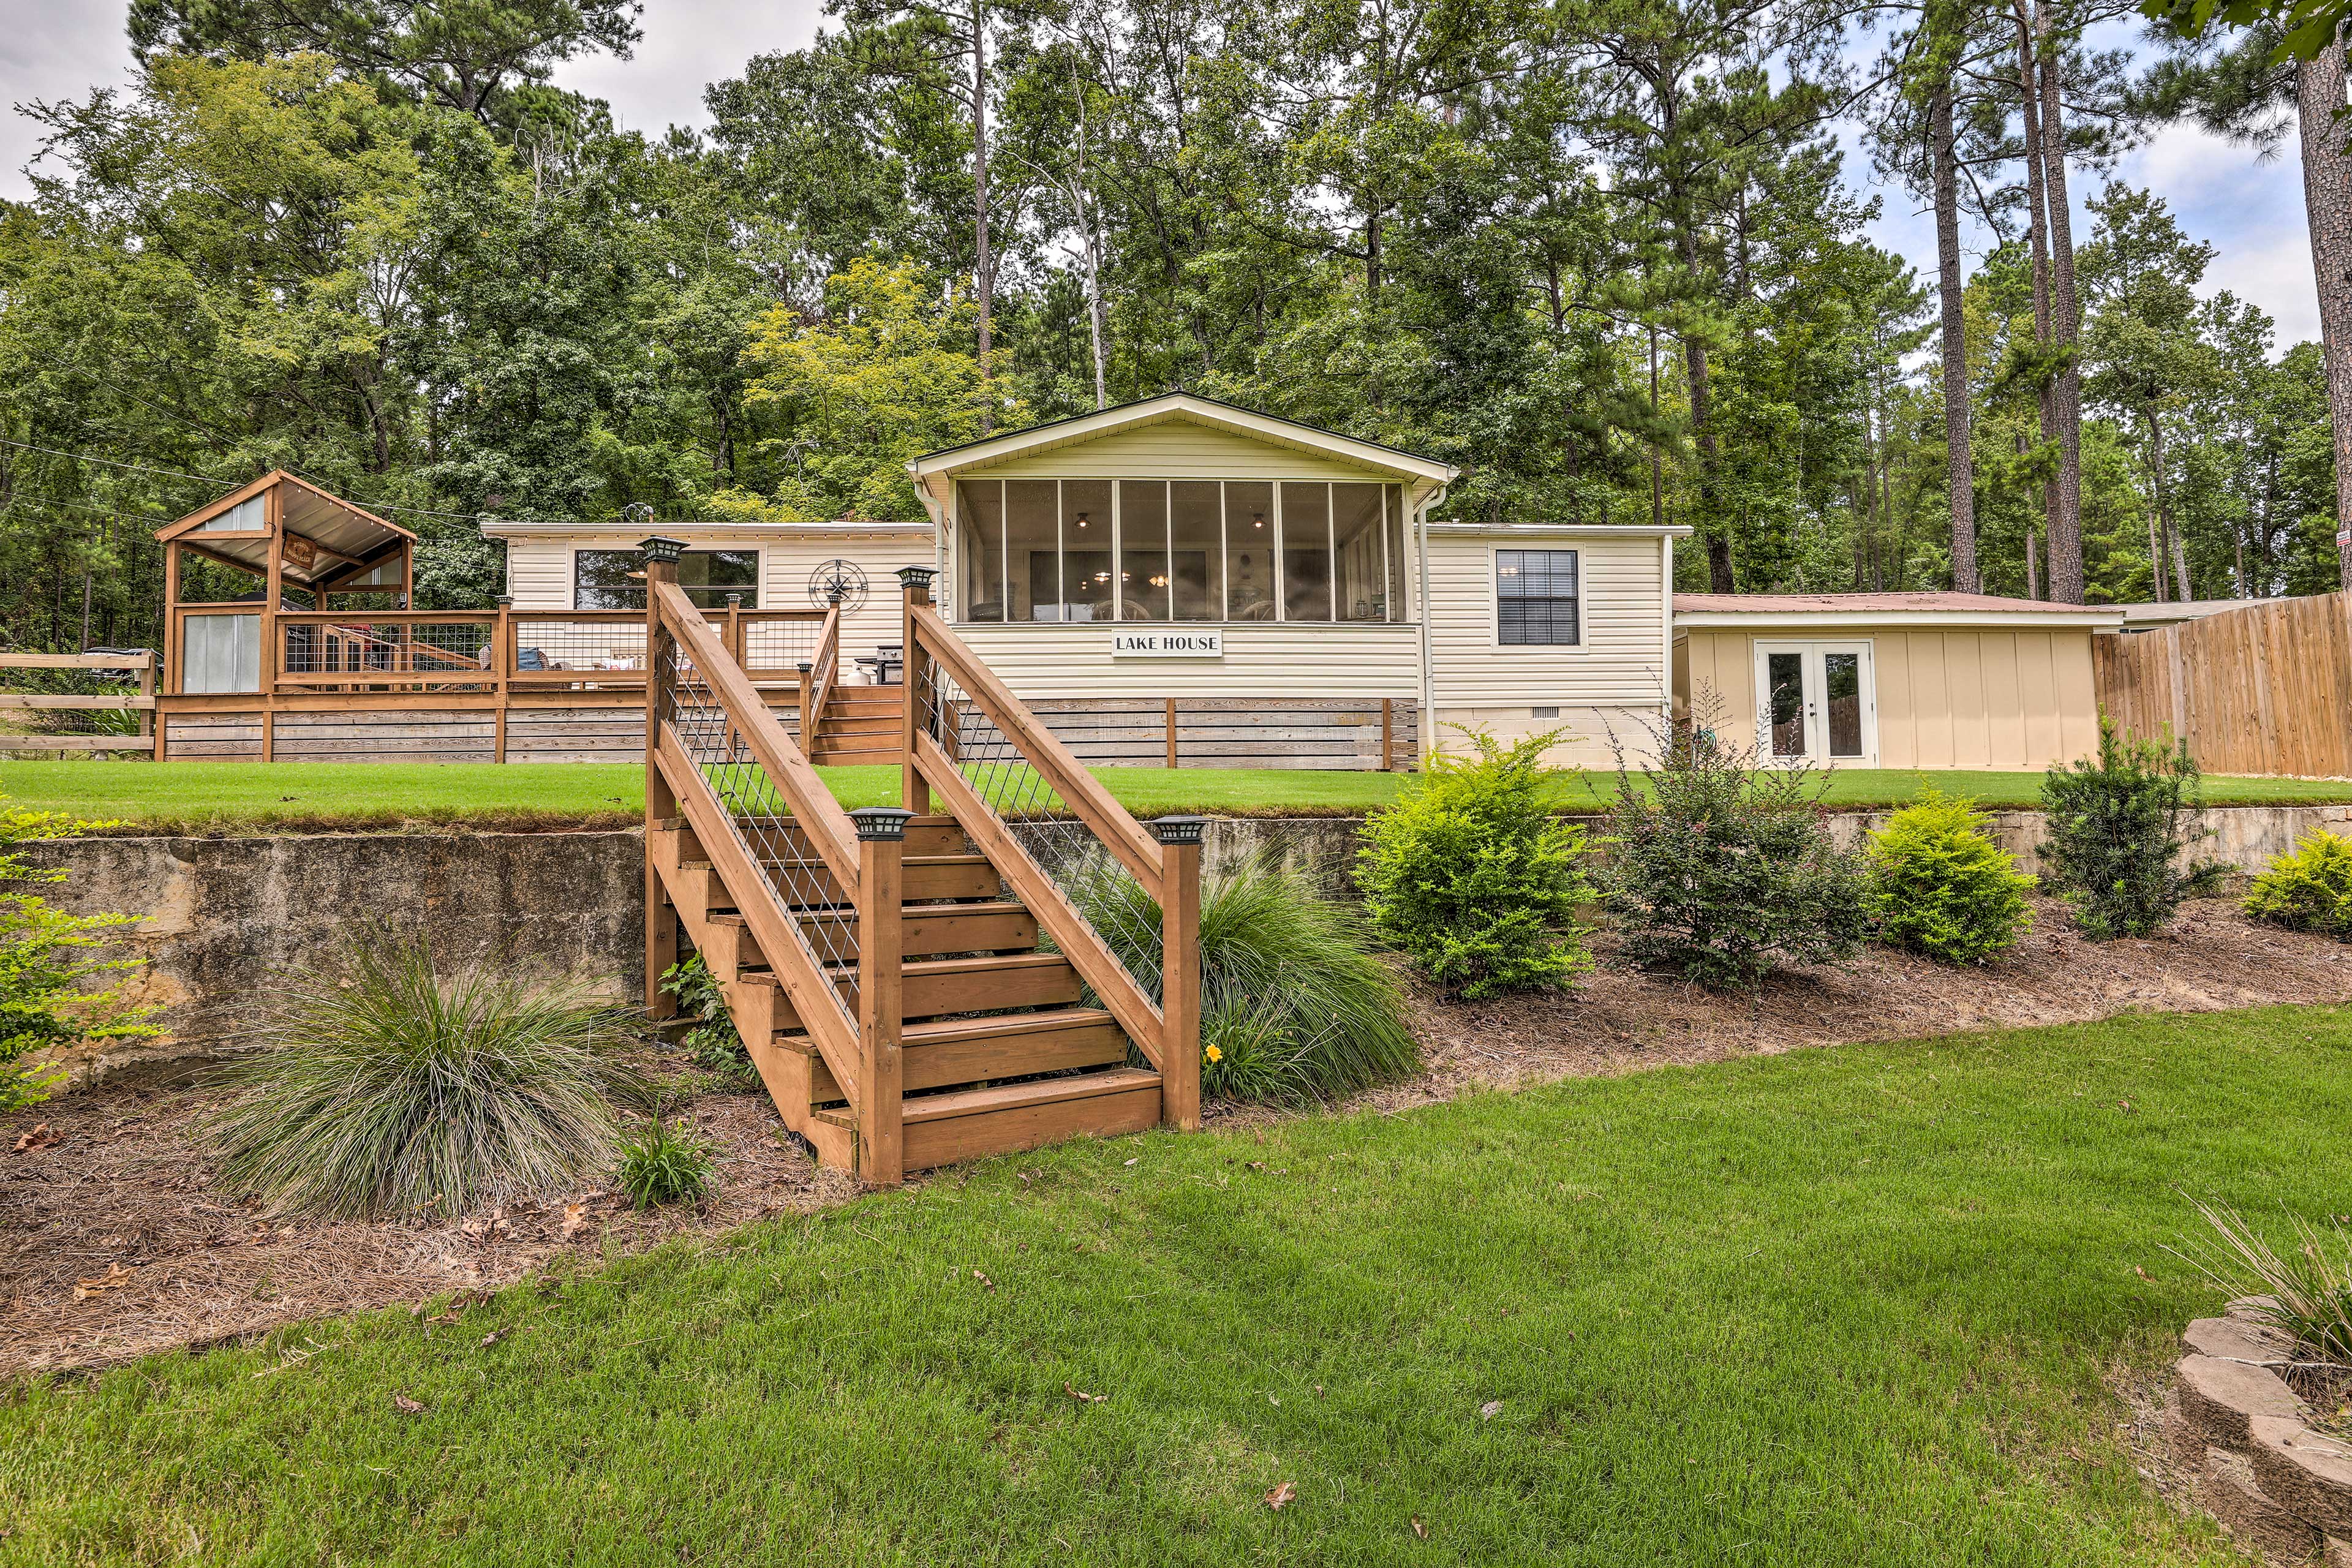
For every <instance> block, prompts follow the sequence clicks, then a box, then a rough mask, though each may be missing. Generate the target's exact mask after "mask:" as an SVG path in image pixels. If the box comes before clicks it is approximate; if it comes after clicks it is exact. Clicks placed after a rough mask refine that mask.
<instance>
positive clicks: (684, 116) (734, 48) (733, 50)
mask: <svg viewBox="0 0 2352 1568" xmlns="http://www.w3.org/2000/svg"><path fill="white" fill-rule="evenodd" d="M823 20H824V5H823V0H684V3H682V0H653V3H652V4H649V5H646V13H645V16H643V17H641V18H640V19H639V22H638V26H640V27H641V28H642V29H643V30H644V32H645V38H644V41H643V42H641V43H639V44H638V45H637V47H636V48H635V50H633V51H632V52H631V58H628V59H625V60H620V59H614V58H613V57H612V56H610V55H607V54H601V53H600V54H595V55H591V56H588V57H586V58H582V59H576V60H570V61H566V62H565V63H564V64H563V65H562V67H560V68H558V69H557V70H556V73H555V80H556V84H557V85H558V86H560V87H567V88H570V89H572V91H574V92H584V93H587V94H589V95H590V96H592V97H595V98H601V99H603V100H605V101H606V102H608V103H610V104H611V105H612V106H613V114H614V118H615V119H617V120H618V121H620V122H621V124H622V125H624V126H625V127H626V128H628V129H629V130H632V131H641V132H645V134H646V135H647V136H648V137H655V138H658V137H659V136H660V135H661V134H662V132H665V131H667V129H668V128H669V127H670V126H672V125H701V124H704V123H706V122H707V121H708V119H709V117H708V116H707V115H706V114H704V112H703V109H702V89H704V88H705V87H706V86H708V85H709V84H710V83H712V82H714V81H723V80H725V79H727V78H729V77H733V76H740V75H741V74H742V72H743V63H744V62H745V61H746V60H748V59H750V58H751V57H752V56H754V55H763V54H769V53H772V52H773V51H775V50H778V49H797V48H801V47H804V46H805V45H806V44H807V43H808V42H809V40H810V39H812V38H814V37H816V30H817V25H818V23H820V22H822V21H823Z"/></svg>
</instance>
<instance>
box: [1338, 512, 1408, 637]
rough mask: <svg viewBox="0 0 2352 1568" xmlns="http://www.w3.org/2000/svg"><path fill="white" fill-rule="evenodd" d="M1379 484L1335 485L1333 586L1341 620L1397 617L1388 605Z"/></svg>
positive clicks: (1385, 555)
mask: <svg viewBox="0 0 2352 1568" xmlns="http://www.w3.org/2000/svg"><path fill="white" fill-rule="evenodd" d="M1331 538H1332V542H1333V546H1334V548H1333V551H1332V563H1333V587H1334V589H1335V592H1336V595H1337V608H1338V611H1339V619H1340V620H1343V621H1389V620H1394V619H1395V618H1396V616H1394V615H1393V614H1392V613H1391V610H1390V608H1389V597H1388V581H1387V576H1388V563H1387V547H1388V541H1387V539H1386V538H1384V537H1383V532H1382V529H1381V486H1379V485H1333V486H1332V487H1331Z"/></svg>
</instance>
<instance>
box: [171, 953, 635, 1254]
mask: <svg viewBox="0 0 2352 1568" xmlns="http://www.w3.org/2000/svg"><path fill="white" fill-rule="evenodd" d="M282 983H283V985H284V987H285V989H284V992H283V994H282V997H281V1000H280V1001H279V1003H278V1005H277V1007H276V1009H275V1011H274V1013H273V1015H272V1016H270V1018H269V1019H268V1023H267V1024H266V1026H264V1028H263V1029H262V1030H261V1032H260V1043H261V1044H263V1045H264V1046H265V1047H270V1048H268V1049H264V1050H262V1051H260V1052H258V1053H257V1054H256V1055H253V1056H250V1057H246V1058H240V1059H239V1060H237V1061H236V1062H234V1063H232V1064H230V1065H229V1066H228V1067H227V1068H226V1069H224V1070H223V1071H222V1072H221V1073H220V1074H219V1075H218V1081H219V1082H220V1083H221V1085H222V1086H223V1087H225V1088H226V1089H228V1090H229V1091H230V1094H231V1098H230V1099H229V1100H228V1102H227V1103H226V1105H224V1106H223V1107H222V1108H221V1109H220V1110H218V1111H216V1112H215V1113H214V1115H213V1116H212V1117H211V1118H210V1119H209V1121H208V1128H209V1131H210V1132H211V1134H212V1136H213V1138H214V1139H215V1141H216V1142H217V1143H218V1144H219V1146H220V1149H221V1153H222V1163H221V1175H222V1178H223V1180H224V1182H225V1184H226V1185H227V1186H228V1187H229V1188H230V1189H231V1190H233V1191H236V1192H241V1193H253V1194H258V1195H259V1196H260V1197H262V1198H263V1199H265V1200H266V1201H268V1204H269V1205H271V1207H273V1208H275V1209H278V1210H287V1211H299V1212H303V1213H308V1214H314V1215H325V1216H330V1217H338V1218H351V1217H367V1216H379V1215H394V1216H400V1217H404V1218H410V1219H415V1220H429V1219H436V1218H443V1217H446V1216H447V1215H455V1214H460V1213H463V1212H465V1211H466V1210H467V1209H468V1208H471V1207H473V1206H474V1205H477V1204H479V1203H483V1202H488V1201H504V1200H507V1199H509V1198H520V1197H531V1196H545V1195H550V1194H554V1193H556V1192H558V1191H560V1190H562V1188H564V1187H566V1186H568V1185H570V1184H574V1183H576V1182H578V1181H579V1180H581V1179H582V1178H583V1177H586V1176H591V1175H593V1174H594V1173H598V1172H600V1171H604V1170H607V1169H609V1168H610V1163H611V1160H612V1151H613V1145H614V1140H615V1139H616V1138H617V1137H618V1135H619V1127H618V1122H617V1121H616V1120H615V1116H614V1108H613V1103H612V1102H613V1100H614V1099H615V1098H619V1099H622V1100H641V1099H642V1098H643V1096H644V1094H645V1080H644V1079H643V1077H642V1076H641V1075H640V1074H638V1073H637V1072H636V1071H635V1070H634V1069H633V1068H630V1067H629V1066H628V1065H627V1063H626V1060H625V1057H624V1054H623V1053H624V1052H625V1050H626V1049H627V1047H630V1046H632V1045H634V1044H635V1043H636V1041H637V1038H638V1030H639V1028H640V1027H641V1025H640V1019H641V1015H639V1014H638V1013H637V1011H636V1009H635V1008H633V1007H627V1006H623V1005H616V1004H614V1003H610V1002H605V1001H602V1000H599V999H596V998H594V997H592V996H590V995H589V994H586V993H585V992H583V990H582V989H580V988H579V987H577V986H575V985H572V984H565V983H561V982H551V981H542V980H537V979H533V978H530V977H527V976H523V975H519V974H517V973H512V972H510V971H509V970H506V969H504V968H502V967H499V966H497V965H495V964H493V963H488V962H483V963H472V964H468V965H466V966H464V967H462V968H460V969H459V970H457V973H454V974H451V975H448V976H446V977H445V976H443V975H442V974H441V973H439V972H438V971H437V970H436V966H435V963H434V959H433V953H432V950H431V949H430V947H429V946H428V945H427V944H426V943H425V941H424V940H423V939H421V938H400V937H391V938H379V939H377V940H373V941H363V942H352V944H351V945H350V946H349V947H348V948H347V949H346V950H344V951H343V952H341V954H340V955H335V954H327V955H322V956H321V959H320V962H319V963H316V964H315V965H312V966H310V967H307V968H304V969H302V970H299V971H295V972H292V973H288V974H287V975H285V976H284V978H283V982H282Z"/></svg>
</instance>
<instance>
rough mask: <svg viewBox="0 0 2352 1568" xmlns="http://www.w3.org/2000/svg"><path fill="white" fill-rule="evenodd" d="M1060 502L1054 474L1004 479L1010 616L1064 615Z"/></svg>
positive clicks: (1041, 618) (1027, 618) (1054, 618)
mask: <svg viewBox="0 0 2352 1568" xmlns="http://www.w3.org/2000/svg"><path fill="white" fill-rule="evenodd" d="M1060 505H1061V486H1059V485H1058V484H1056V483H1055V482H1054V481H1053V480H1052V479H1007V480H1005V481H1004V559H1005V563H1006V567H1007V570H1006V577H1007V580H1008V581H1009V583H1010V584H1011V593H1010V596H1009V597H1008V599H1007V601H1006V605H1005V618H1006V619H1007V620H1014V621H1058V620H1061V619H1063V618H1064V617H1063V615H1062V532H1061V524H1060V521H1059V518H1058V509H1059V507H1060Z"/></svg>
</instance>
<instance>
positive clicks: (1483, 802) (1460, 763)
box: [1356, 730, 1592, 998]
mask: <svg viewBox="0 0 2352 1568" xmlns="http://www.w3.org/2000/svg"><path fill="white" fill-rule="evenodd" d="M1463 733H1465V734H1466V735H1468V736H1469V738H1470V741H1471V743H1472V745H1473V746H1474V747H1475V755H1472V756H1467V757H1464V756H1454V755H1446V754H1441V755H1439V756H1437V757H1434V758H1433V759H1432V760H1431V762H1430V765H1429V771H1428V773H1426V774H1425V775H1423V779H1422V781H1421V783H1420V784H1419V785H1418V786H1417V787H1415V788H1413V789H1412V791H1410V792H1409V793H1408V794H1407V795H1405V797H1404V798H1403V799H1402V800H1401V801H1399V802H1398V803H1397V804H1396V805H1392V806H1391V807H1389V808H1388V809H1387V810H1385V811H1381V812H1377V813H1375V814H1374V815H1373V816H1372V817H1371V818H1370V820H1369V821H1368V822H1366V823H1365V824H1364V830H1363V842H1362V845H1361V847H1360V848H1359V850H1358V851H1357V857H1356V883H1357V886H1358V887H1360V889H1362V890H1363V894H1364V901H1365V908H1366V910H1368V911H1369V912H1370V916H1371V921H1372V927H1373V929H1374V930H1375V931H1379V932H1380V934H1381V936H1382V937H1384V938H1385V939H1387V940H1388V941H1389V942H1391V943H1392V944H1394V945H1395V946H1396V947H1397V948H1398V949H1400V950H1401V951H1402V952H1404V953H1405V954H1406V955H1407V956H1408V957H1410V958H1411V959H1412V962H1413V963H1415V964H1417V965H1418V966H1419V967H1420V968H1421V970H1422V972H1423V973H1425V974H1427V975H1428V976H1429V978H1430V979H1432V980H1433V981H1435V982H1436V983H1437V984H1440V985H1442V986H1444V987H1445V988H1446V989H1447V990H1448V991H1451V992H1454V993H1457V994H1461V995H1463V996H1468V997H1474V998H1475V997H1481V996H1491V995H1494V994H1497V993H1499V992H1505V991H1529V990H1538V989H1542V988H1547V987H1552V986H1558V985H1559V984H1563V983H1564V982H1565V981H1566V980H1567V979H1568V977H1569V976H1570V975H1571V974H1575V973H1580V972H1581V971H1583V970H1586V969H1590V968H1591V967H1592V956H1591V952H1590V950H1589V949H1588V948H1587V947H1586V945H1585V941H1584V939H1585V937H1586V936H1587V935H1589V934H1590V928H1588V927H1586V926H1583V925H1580V924H1579V923H1578V921H1577V913H1578V911H1579V910H1580V909H1581V908H1582V907H1583V906H1584V905H1585V904H1586V903H1587V902H1588V901H1590V900H1591V897H1592V886H1591V883H1590V882H1588V881H1587V880H1586V879H1585V876H1584V870H1583V867H1582V865H1581V862H1582V860H1583V858H1584V857H1585V855H1586V854H1588V853H1589V852H1590V850H1591V846H1590V845H1589V844H1587V843H1586V842H1585V835H1584V829H1583V828H1581V827H1580V826H1577V825H1576V824H1574V823H1571V822H1565V821H1562V820H1561V819H1560V818H1559V817H1557V816H1553V815H1552V805H1553V801H1554V799H1555V797H1556V795H1557V791H1558V785H1559V779H1560V777H1561V774H1560V772H1559V770H1558V769H1556V768H1550V767H1547V766H1546V765H1545V764H1544V762H1543V753H1544V752H1545V751H1546V750H1547V749H1549V747H1550V746H1551V745H1552V744H1553V743H1555V742H1557V741H1558V740H1559V736H1560V734H1561V733H1562V732H1561V731H1549V732H1548V733H1545V734H1541V735H1530V736H1528V738H1527V739H1526V740H1524V741H1521V742H1518V743H1517V745H1514V746H1509V747H1505V746H1504V745H1502V744H1501V743H1500V742H1497V741H1496V740H1495V738H1494V737H1493V736H1491V735H1488V734H1486V733H1485V732H1484V731H1467V730H1465V731H1463Z"/></svg>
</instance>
